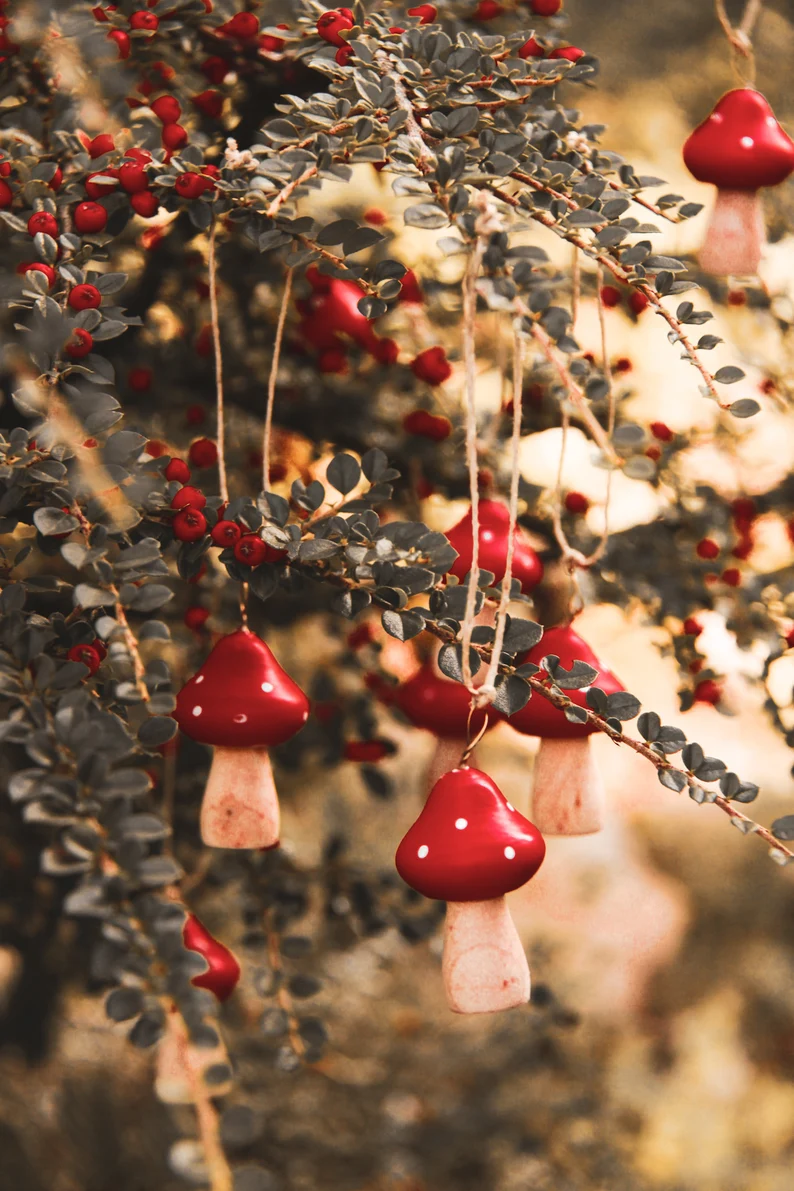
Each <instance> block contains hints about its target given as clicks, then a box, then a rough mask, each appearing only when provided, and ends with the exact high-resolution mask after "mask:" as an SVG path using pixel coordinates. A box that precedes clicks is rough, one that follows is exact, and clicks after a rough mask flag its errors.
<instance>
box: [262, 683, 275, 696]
mask: <svg viewBox="0 0 794 1191" xmlns="http://www.w3.org/2000/svg"><path fill="white" fill-rule="evenodd" d="M262 690H263V691H264V692H265V694H266V695H269V694H270V692H271V691H272V690H273V683H272V682H263V683H262Z"/></svg>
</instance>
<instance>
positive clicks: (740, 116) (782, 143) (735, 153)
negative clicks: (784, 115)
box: [684, 87, 794, 191]
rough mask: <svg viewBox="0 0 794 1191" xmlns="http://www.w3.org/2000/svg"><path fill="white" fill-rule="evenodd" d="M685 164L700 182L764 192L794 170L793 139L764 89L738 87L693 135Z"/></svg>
mask: <svg viewBox="0 0 794 1191" xmlns="http://www.w3.org/2000/svg"><path fill="white" fill-rule="evenodd" d="M684 163H685V165H686V167H687V169H688V170H689V172H690V173H691V174H693V175H694V177H695V178H697V180H698V181H699V182H711V183H712V184H713V185H714V186H717V187H719V188H720V189H721V190H751V191H752V190H760V188H761V187H762V186H777V185H779V183H781V182H782V181H783V180H784V179H785V178H787V177H788V176H789V174H790V173H791V171H792V170H794V141H792V140H791V138H790V137H789V136H788V135H787V134H786V133H785V132H784V131H783V129H782V128H781V127H780V125H779V124H778V122H777V120H776V119H775V117H774V114H773V112H772V109H771V107H770V106H769V104H768V103H767V101H766V100H765V99H764V97H763V95H762V94H761V93H760V91H755V90H753V89H752V88H751V87H737V88H735V90H733V91H728V92H727V93H726V94H725V95H723V97H722V99H720V100H719V102H718V103H717V105H716V107H715V108H714V110H713V112H712V113H711V115H709V116H707V117H706V119H705V120H704V121H703V123H702V124H699V125H698V127H697V128H696V129H695V131H694V132H693V133H692V134H691V135H690V137H689V139H688V140H687V142H686V144H685V145H684Z"/></svg>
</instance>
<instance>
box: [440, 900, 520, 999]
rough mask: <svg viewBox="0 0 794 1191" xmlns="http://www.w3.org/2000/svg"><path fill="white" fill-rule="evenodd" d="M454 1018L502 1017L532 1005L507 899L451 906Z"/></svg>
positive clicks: (447, 967)
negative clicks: (506, 1011) (475, 1015)
mask: <svg viewBox="0 0 794 1191" xmlns="http://www.w3.org/2000/svg"><path fill="white" fill-rule="evenodd" d="M442 974H443V977H444V989H445V991H446V994H447V1003H448V1005H449V1007H450V1009H451V1010H452V1011H453V1013H498V1012H499V1010H501V1009H513V1008H515V1007H516V1006H517V1005H525V1004H526V1002H527V1001H528V1000H529V967H528V965H527V957H526V955H525V954H524V948H523V947H522V945H521V940H520V939H519V937H518V931H517V930H516V928H515V923H514V922H513V919H512V918H511V917H510V911H509V910H508V908H507V902H506V901H505V899H504V897H494V898H491V899H490V900H488V901H482V902H448V903H447V917H446V921H445V923H444V959H443V962H442Z"/></svg>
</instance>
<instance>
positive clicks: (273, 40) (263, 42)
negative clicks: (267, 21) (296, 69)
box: [259, 25, 289, 54]
mask: <svg viewBox="0 0 794 1191" xmlns="http://www.w3.org/2000/svg"><path fill="white" fill-rule="evenodd" d="M276 28H277V29H289V25H276ZM284 45H285V42H284V38H283V37H273V35H272V34H271V33H263V34H262V36H261V37H260V38H259V48H260V50H264V51H265V53H268V54H280V53H281V51H282V50H283V49H284Z"/></svg>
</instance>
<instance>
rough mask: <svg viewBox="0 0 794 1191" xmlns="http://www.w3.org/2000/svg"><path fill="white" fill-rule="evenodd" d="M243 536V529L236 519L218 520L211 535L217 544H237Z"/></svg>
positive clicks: (222, 545) (223, 545)
mask: <svg viewBox="0 0 794 1191" xmlns="http://www.w3.org/2000/svg"><path fill="white" fill-rule="evenodd" d="M242 536H243V531H242V530H241V529H240V526H239V525H236V524H235V523H234V521H218V522H217V523H216V524H215V525H213V527H212V530H211V531H210V537H211V538H212V540H213V542H214V543H215V545H216V546H221V547H225V546H236V545H237V543H238V542H239V541H240V538H241V537H242Z"/></svg>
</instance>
